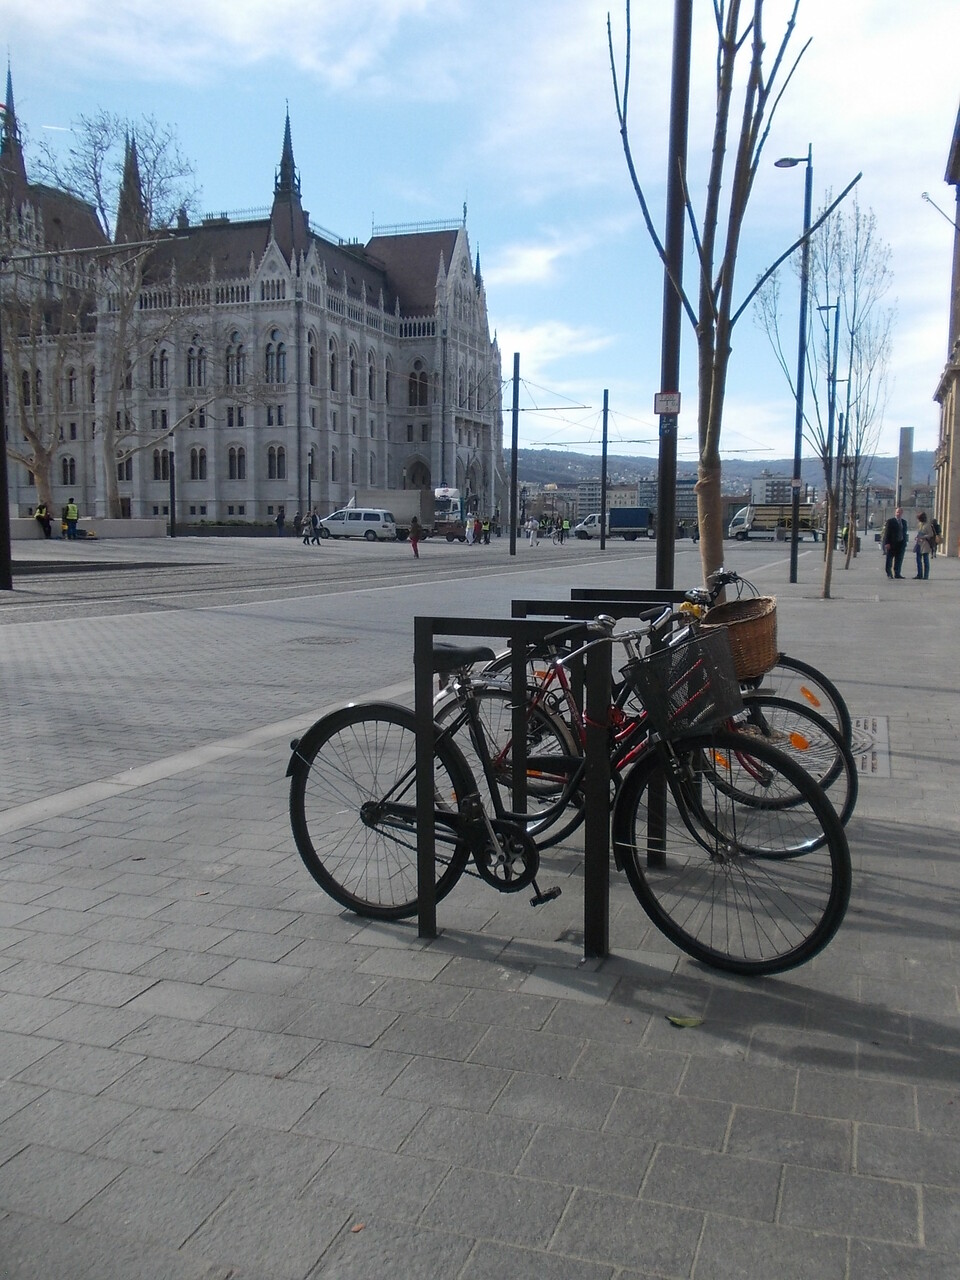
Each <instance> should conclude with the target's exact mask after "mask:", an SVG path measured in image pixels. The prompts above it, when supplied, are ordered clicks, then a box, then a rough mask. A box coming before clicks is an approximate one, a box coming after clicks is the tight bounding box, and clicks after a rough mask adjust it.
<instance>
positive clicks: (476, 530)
mask: <svg viewBox="0 0 960 1280" xmlns="http://www.w3.org/2000/svg"><path fill="white" fill-rule="evenodd" d="M482 536H483V528H482V526H481V524H480V517H479V516H474V518H473V541H474V545H475V546H479V545H480V539H481V537H482Z"/></svg>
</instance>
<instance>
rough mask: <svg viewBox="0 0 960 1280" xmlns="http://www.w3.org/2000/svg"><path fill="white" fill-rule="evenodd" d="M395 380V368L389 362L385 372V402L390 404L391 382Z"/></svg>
mask: <svg viewBox="0 0 960 1280" xmlns="http://www.w3.org/2000/svg"><path fill="white" fill-rule="evenodd" d="M392 378H393V366H392V365H391V364H390V361H389V360H387V362H386V364H385V366H384V370H383V402H384V404H389V403H390V381H391V379H392Z"/></svg>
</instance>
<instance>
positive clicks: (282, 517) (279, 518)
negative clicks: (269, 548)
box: [274, 507, 287, 538]
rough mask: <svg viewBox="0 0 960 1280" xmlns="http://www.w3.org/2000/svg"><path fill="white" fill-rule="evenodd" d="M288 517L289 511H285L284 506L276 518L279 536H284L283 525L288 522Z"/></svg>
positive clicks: (275, 522)
mask: <svg viewBox="0 0 960 1280" xmlns="http://www.w3.org/2000/svg"><path fill="white" fill-rule="evenodd" d="M286 519H287V513H286V512H285V511H284V509H283V507H281V508H280V510H279V511H278V512H277V518H276V520H274V524H275V525H276V526H277V537H278V538H282V537H283V526H284V524H285V523H286Z"/></svg>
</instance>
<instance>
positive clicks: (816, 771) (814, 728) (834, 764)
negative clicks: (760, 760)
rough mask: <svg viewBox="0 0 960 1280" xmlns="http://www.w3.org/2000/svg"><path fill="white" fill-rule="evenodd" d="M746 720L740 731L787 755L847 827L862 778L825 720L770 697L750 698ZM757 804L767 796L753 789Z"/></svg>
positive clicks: (740, 723) (739, 722)
mask: <svg viewBox="0 0 960 1280" xmlns="http://www.w3.org/2000/svg"><path fill="white" fill-rule="evenodd" d="M743 705H744V715H743V717H742V718H739V719H738V720H737V721H736V728H737V731H738V732H740V733H746V734H748V735H751V734H756V735H759V736H760V737H762V738H763V739H764V740H765V741H767V742H769V743H770V744H771V745H772V746H774V747H779V749H780V750H781V751H785V752H786V753H787V755H788V756H790V758H791V759H792V760H795V761H796V763H797V764H798V765H800V767H801V768H802V769H803V770H805V772H807V773H808V774H809V775H810V777H811V778H813V780H814V782H816V783H818V784H819V785H820V786H821V787H823V789H824V791H826V793H827V799H828V800H829V801H830V803H831V804H832V805H833V807H834V808H835V809H836V811H837V815H838V817H839V818H840V821H841V822H842V823H843V825H844V826H846V824H847V822H848V821H849V820H850V816H851V814H852V813H853V810H854V808H855V806H856V803H857V796H858V794H859V778H858V776H857V766H856V762H855V760H854V758H853V752H852V751H851V750H850V748H849V747H848V746H847V744H846V743H845V742H844V740H843V738H842V737H841V736H840V731H839V729H836V728H835V727H834V726H833V725H832V724H831V723H830V721H829V720H827V719H826V718H825V717H824V716H821V715H818V713H817V712H816V711H811V710H808V709H807V708H806V707H803V706H801V705H800V704H799V703H796V702H791V701H790V700H789V699H787V698H774V697H771V696H769V695H768V694H765V693H748V694H745V695H744V699H743ZM751 790H752V794H753V796H754V799H755V800H756V801H757V802H758V803H762V802H763V801H762V797H760V796H759V795H758V793H757V790H756V788H755V787H754V788H752V789H751Z"/></svg>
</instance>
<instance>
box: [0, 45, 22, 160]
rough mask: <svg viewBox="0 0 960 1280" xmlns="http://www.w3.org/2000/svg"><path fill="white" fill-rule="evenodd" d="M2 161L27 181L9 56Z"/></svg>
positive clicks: (1, 134) (0, 132) (0, 133)
mask: <svg viewBox="0 0 960 1280" xmlns="http://www.w3.org/2000/svg"><path fill="white" fill-rule="evenodd" d="M0 162H2V164H3V167H4V168H5V169H6V170H7V171H8V172H11V173H13V174H15V175H16V176H17V177H19V178H21V179H22V180H23V181H24V182H26V180H27V171H26V167H25V166H24V163H23V150H22V148H21V146H20V129H19V128H18V126H17V110H16V107H15V106H14V104H13V73H12V71H11V70H10V59H9V58H8V59H7V93H6V98H5V100H4V103H3V126H2V129H0Z"/></svg>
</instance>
